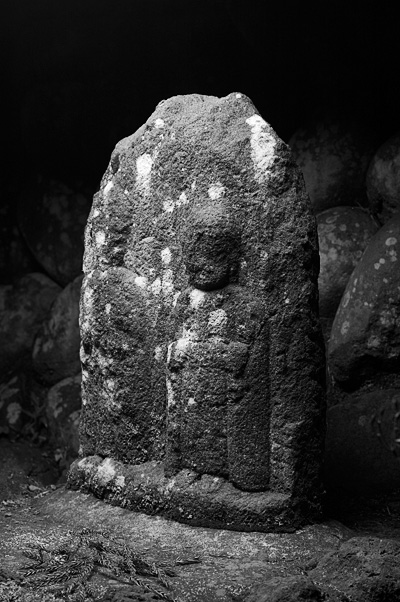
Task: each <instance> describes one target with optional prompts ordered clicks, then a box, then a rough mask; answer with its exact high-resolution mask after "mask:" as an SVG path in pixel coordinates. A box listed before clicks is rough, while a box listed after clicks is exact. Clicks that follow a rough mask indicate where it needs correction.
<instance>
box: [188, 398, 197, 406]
mask: <svg viewBox="0 0 400 602" xmlns="http://www.w3.org/2000/svg"><path fill="white" fill-rule="evenodd" d="M187 404H188V406H195V405H196V400H195V398H194V397H189V399H188V402H187Z"/></svg>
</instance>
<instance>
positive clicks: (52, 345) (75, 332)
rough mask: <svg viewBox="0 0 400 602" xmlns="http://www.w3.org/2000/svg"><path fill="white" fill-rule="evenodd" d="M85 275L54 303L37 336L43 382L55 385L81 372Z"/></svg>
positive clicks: (35, 359) (36, 359)
mask: <svg viewBox="0 0 400 602" xmlns="http://www.w3.org/2000/svg"><path fill="white" fill-rule="evenodd" d="M82 278H83V277H82V276H78V277H77V278H75V280H73V282H71V283H70V284H68V285H67V286H66V287H65V288H64V289H63V290H62V291H61V292H60V294H59V295H58V297H57V299H56V300H55V301H54V303H53V305H52V307H51V310H50V313H49V315H48V317H47V319H46V320H45V321H44V322H43V324H42V326H41V328H40V329H39V332H38V334H37V336H36V339H35V343H34V346H33V352H32V365H33V369H34V371H35V374H36V377H37V378H38V380H40V381H41V382H43V383H45V384H48V385H53V384H55V383H57V382H59V381H60V380H62V379H63V378H67V377H68V376H73V375H75V374H77V373H78V372H79V371H80V367H81V364H80V359H79V346H80V333H79V299H80V293H81V286H82Z"/></svg>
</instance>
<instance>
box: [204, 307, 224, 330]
mask: <svg viewBox="0 0 400 602" xmlns="http://www.w3.org/2000/svg"><path fill="white" fill-rule="evenodd" d="M227 322H228V316H227V315H226V311H224V310H223V309H215V310H214V311H212V312H210V315H209V318H208V327H209V329H210V330H211V331H213V332H218V333H220V332H221V331H222V329H223V328H224V327H225V326H226V324H227Z"/></svg>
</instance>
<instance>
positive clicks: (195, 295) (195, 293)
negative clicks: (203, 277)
mask: <svg viewBox="0 0 400 602" xmlns="http://www.w3.org/2000/svg"><path fill="white" fill-rule="evenodd" d="M189 296H190V307H191V308H192V309H198V308H199V307H200V306H201V305H202V304H203V303H204V299H205V296H206V294H205V292H204V291H201V290H200V289H198V288H194V289H193V290H192V291H190V295H189Z"/></svg>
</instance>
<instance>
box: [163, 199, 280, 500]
mask: <svg viewBox="0 0 400 602" xmlns="http://www.w3.org/2000/svg"><path fill="white" fill-rule="evenodd" d="M182 254H183V260H184V264H185V267H186V269H187V271H188V275H189V285H190V286H189V287H188V288H187V289H186V290H185V291H184V292H183V293H182V294H181V296H180V298H179V300H178V302H177V305H176V308H175V327H176V332H177V335H176V339H175V340H174V341H173V342H172V343H170V345H169V348H168V358H167V389H168V408H167V446H166V470H167V474H169V475H173V474H176V473H177V472H178V471H179V470H180V469H182V468H189V469H191V470H194V471H196V472H198V473H200V474H204V473H207V474H211V475H217V476H221V477H224V478H226V479H228V480H229V481H231V482H232V483H233V484H234V485H236V486H237V487H239V488H241V489H244V490H248V491H258V490H265V489H267V488H268V479H269V419H270V403H269V402H270V399H269V375H268V357H269V336H268V324H267V321H266V317H265V311H264V307H263V304H262V303H261V301H260V300H259V299H257V298H255V297H254V295H252V294H250V293H249V292H248V291H247V290H246V288H245V286H243V285H239V269H240V260H241V247H240V233H239V231H238V229H237V228H236V226H235V223H234V219H233V216H232V215H231V214H230V212H229V210H228V208H227V207H226V205H224V204H223V203H222V202H216V201H213V202H212V203H209V202H207V201H206V202H205V203H204V204H202V205H199V206H197V207H195V208H194V209H193V210H192V211H191V213H190V215H189V216H188V218H187V220H186V226H185V229H184V231H183V232H182Z"/></svg>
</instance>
